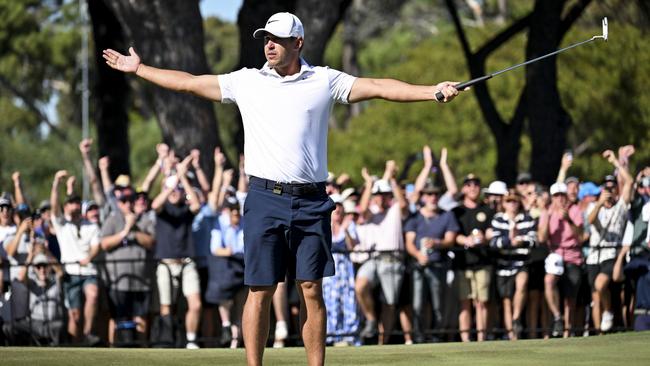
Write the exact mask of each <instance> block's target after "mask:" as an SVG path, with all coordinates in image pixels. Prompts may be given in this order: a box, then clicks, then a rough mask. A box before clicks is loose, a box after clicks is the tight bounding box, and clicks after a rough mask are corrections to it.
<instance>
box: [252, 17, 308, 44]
mask: <svg viewBox="0 0 650 366" xmlns="http://www.w3.org/2000/svg"><path fill="white" fill-rule="evenodd" d="M266 33H270V34H272V35H274V36H276V37H280V38H290V37H296V38H305V31H304V29H303V27H302V22H301V21H300V19H298V17H297V16H295V15H293V14H291V13H275V14H273V15H271V17H270V18H269V20H267V21H266V25H265V26H264V28H259V29H257V30H256V31H255V32H253V38H262V37H264V34H266Z"/></svg>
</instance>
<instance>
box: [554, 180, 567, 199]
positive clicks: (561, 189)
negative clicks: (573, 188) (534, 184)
mask: <svg viewBox="0 0 650 366" xmlns="http://www.w3.org/2000/svg"><path fill="white" fill-rule="evenodd" d="M550 193H551V196H553V195H556V194H558V193H564V194H566V184H564V183H562V182H558V183H553V185H551V189H550Z"/></svg>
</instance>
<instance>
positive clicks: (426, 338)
mask: <svg viewBox="0 0 650 366" xmlns="http://www.w3.org/2000/svg"><path fill="white" fill-rule="evenodd" d="M91 147H92V141H91V140H84V141H82V142H81V143H80V144H79V150H80V153H81V158H82V161H83V166H84V174H85V175H86V178H87V179H88V181H89V182H90V187H91V191H92V199H87V200H82V199H81V197H80V196H79V194H78V192H77V190H76V188H77V184H76V179H75V177H74V176H70V175H69V174H68V172H67V171H66V170H60V171H57V172H56V174H55V175H54V177H53V180H52V190H51V194H50V197H49V199H47V200H44V201H42V202H41V203H40V204H39V205H38V206H36V207H35V209H32V206H31V205H30V202H28V200H27V199H26V197H25V196H24V194H23V184H24V183H25V182H23V181H22V180H21V175H20V173H19V172H15V173H13V175H12V180H13V183H14V187H13V190H9V191H8V192H4V193H3V194H2V196H1V197H0V243H1V244H2V245H1V246H0V263H1V266H2V271H1V272H0V294H1V296H0V312H1V315H2V317H1V320H0V324H1V325H2V333H1V336H0V337H1V342H2V344H5V345H26V344H37V345H61V344H77V345H87V346H97V345H110V346H154V347H186V348H190V349H196V348H199V347H202V346H203V347H215V346H217V347H230V348H237V347H242V346H243V344H242V337H241V315H242V308H243V303H244V302H245V300H246V295H247V288H246V286H245V285H244V278H243V274H244V261H243V253H244V250H245V249H244V238H243V230H242V228H243V226H244V225H245V221H246V215H245V212H246V210H245V204H244V203H245V200H246V195H247V187H248V177H247V176H246V175H245V173H244V164H245V163H244V157H243V156H240V161H239V164H238V165H237V167H236V168H235V169H229V168H227V166H226V158H225V156H224V154H223V153H222V152H221V150H220V149H219V148H217V149H216V150H215V152H214V156H213V157H212V158H213V159H214V167H215V168H214V175H213V177H212V179H211V180H209V179H208V177H207V176H206V174H205V173H204V172H203V170H202V169H201V160H200V159H201V158H202V157H201V155H200V153H199V151H198V150H192V151H191V153H190V154H189V155H188V156H186V157H177V156H176V155H175V152H174V151H173V150H171V149H169V147H168V146H167V145H165V144H159V145H158V146H157V147H156V154H157V159H156V161H155V163H154V164H153V165H152V167H151V169H150V170H149V172H148V174H147V176H146V178H145V179H144V181H143V182H141V183H140V184H139V185H137V186H135V185H133V184H132V181H131V179H130V177H128V176H126V175H121V176H118V177H117V178H116V179H115V180H111V178H110V175H109V165H110V161H109V160H108V158H107V157H103V158H101V159H99V160H98V163H97V166H98V172H99V177H98V175H97V174H96V171H95V164H94V163H93V162H92V160H91V158H90V156H91ZM633 154H634V148H633V147H632V146H624V147H621V148H619V149H618V153H617V154H616V153H615V152H613V151H611V150H607V151H605V152H604V153H603V158H604V159H606V160H607V161H608V162H609V163H610V164H611V165H612V174H611V175H607V176H606V177H604V179H603V180H602V181H601V182H596V183H594V182H585V181H582V180H580V179H579V178H578V177H574V176H569V177H567V173H568V172H569V170H570V167H571V165H572V155H571V154H570V153H567V154H565V155H564V156H563V158H562V164H561V168H560V171H559V173H558V177H557V181H556V182H555V183H553V184H552V185H551V186H550V187H544V186H542V185H541V184H539V183H536V182H535V181H533V179H532V177H531V175H530V174H528V173H521V174H519V176H518V177H517V181H516V184H515V186H513V187H508V186H507V185H506V184H505V183H504V182H501V181H493V182H490V183H489V184H486V185H484V182H483V181H482V180H481V179H480V177H478V176H476V175H474V174H468V175H466V176H464V177H463V178H462V180H461V182H462V185H461V186H460V187H459V186H458V185H457V181H456V178H455V177H454V175H453V173H452V170H451V169H450V167H449V165H448V163H447V150H446V149H443V150H442V152H441V155H440V160H439V161H438V162H435V161H434V158H433V154H432V152H431V149H430V148H429V147H427V146H425V147H424V148H423V151H422V158H423V168H422V170H421V171H420V173H419V175H418V176H417V179H416V181H415V182H414V183H413V184H404V182H398V181H397V178H396V176H397V171H398V167H397V165H396V163H395V162H394V161H392V160H389V161H387V162H386V167H385V171H384V172H383V173H382V174H381V175H380V176H375V175H372V174H371V173H370V172H369V171H368V170H367V169H365V168H364V169H363V170H362V172H361V176H362V178H363V182H362V184H361V185H355V184H353V182H352V181H351V179H350V177H349V175H348V174H340V175H338V176H335V175H334V174H332V173H330V176H329V177H328V179H327V182H326V184H327V186H326V187H327V193H328V194H329V195H330V198H331V199H332V201H333V202H334V203H335V204H336V205H335V209H334V210H333V212H332V220H331V230H332V253H333V257H334V262H335V268H336V274H335V275H334V276H333V277H327V278H325V279H323V294H324V298H325V304H326V308H327V343H328V344H329V345H335V346H342V345H361V344H371V343H377V344H386V343H397V342H403V343H404V344H413V343H422V342H441V341H463V342H468V341H472V340H477V341H484V340H491V339H510V340H516V339H522V338H528V339H530V338H550V337H571V336H583V335H596V334H602V333H607V332H612V331H621V330H629V329H636V330H647V329H650V271H649V269H650V234H649V232H648V221H649V220H650V167H645V168H643V169H641V170H640V171H639V172H638V173H637V174H635V175H633V174H632V173H630V172H629V170H628V162H629V160H630V158H631V156H632V155H633ZM432 172H437V173H436V174H432ZM61 186H65V193H64V194H63V195H62V194H61V192H60V191H62V190H63V187H61ZM443 187H444V188H443ZM273 303H274V304H273V305H274V307H273V309H274V311H273V313H274V319H275V322H274V326H273V327H272V334H273V337H272V345H273V346H274V347H283V346H285V345H291V344H299V343H300V339H299V337H298V336H297V334H298V333H299V332H298V331H297V329H298V327H299V324H300V323H299V320H298V316H299V313H300V311H299V301H298V296H297V293H296V288H295V286H294V284H292V283H284V284H282V285H281V286H279V287H278V291H277V292H276V294H275V295H274V298H273ZM270 345H271V344H270Z"/></svg>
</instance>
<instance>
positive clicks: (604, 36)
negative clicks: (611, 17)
mask: <svg viewBox="0 0 650 366" xmlns="http://www.w3.org/2000/svg"><path fill="white" fill-rule="evenodd" d="M607 36H608V31H607V17H604V18H603V35H602V36H593V37H591V40H592V41H593V40H594V39H597V38H602V39H603V40H604V41H605V42H607Z"/></svg>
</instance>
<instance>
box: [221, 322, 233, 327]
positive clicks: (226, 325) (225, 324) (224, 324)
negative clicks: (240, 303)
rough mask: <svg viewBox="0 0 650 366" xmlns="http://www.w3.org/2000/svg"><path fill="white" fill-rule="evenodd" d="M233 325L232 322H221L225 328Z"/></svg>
mask: <svg viewBox="0 0 650 366" xmlns="http://www.w3.org/2000/svg"><path fill="white" fill-rule="evenodd" d="M231 325H232V324H230V322H221V326H222V327H224V328H225V327H229V326H231Z"/></svg>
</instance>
